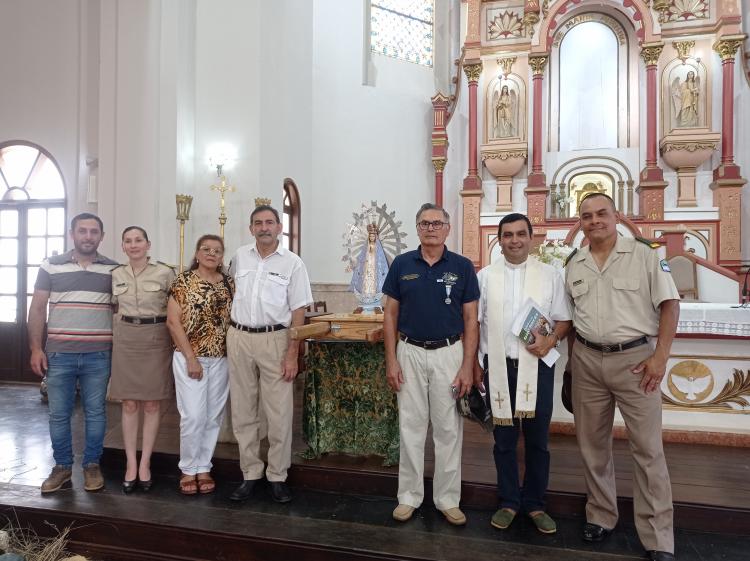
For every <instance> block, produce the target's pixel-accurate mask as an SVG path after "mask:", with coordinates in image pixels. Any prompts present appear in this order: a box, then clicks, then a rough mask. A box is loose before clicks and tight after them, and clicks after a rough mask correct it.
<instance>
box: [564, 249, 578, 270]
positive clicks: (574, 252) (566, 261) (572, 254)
mask: <svg viewBox="0 0 750 561" xmlns="http://www.w3.org/2000/svg"><path fill="white" fill-rule="evenodd" d="M576 253H578V248H575V249H574V250H573V253H571V254H570V255H568V257H567V259H565V263H563V267H567V266H568V263H570V260H571V259H573V256H574V255H575V254H576Z"/></svg>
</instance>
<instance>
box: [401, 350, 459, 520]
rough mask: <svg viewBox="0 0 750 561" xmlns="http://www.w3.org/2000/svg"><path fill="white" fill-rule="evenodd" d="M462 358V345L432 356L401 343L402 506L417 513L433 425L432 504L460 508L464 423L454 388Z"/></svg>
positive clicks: (431, 352) (445, 508) (447, 507)
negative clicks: (410, 508) (425, 454)
mask: <svg viewBox="0 0 750 561" xmlns="http://www.w3.org/2000/svg"><path fill="white" fill-rule="evenodd" d="M463 355H464V352H463V345H462V344H461V342H460V341H459V342H457V343H454V344H453V345H449V346H447V347H443V348H441V349H434V350H426V349H423V348H421V347H417V346H415V345H410V344H409V343H405V342H403V341H399V343H398V347H397V348H396V357H397V359H398V363H399V364H400V365H401V371H402V373H403V377H404V383H403V384H402V385H401V389H400V391H399V392H398V394H397V395H398V417H399V421H398V424H399V433H400V436H401V445H400V459H399V465H398V502H399V504H405V505H409V506H413V507H414V508H417V507H419V506H420V505H421V504H422V500H423V499H424V446H425V440H426V438H427V425H428V423H430V422H431V423H432V439H433V442H434V445H435V473H434V475H433V482H432V500H433V502H434V504H435V507H437V508H438V509H439V510H443V511H444V510H448V509H450V508H455V507H458V504H459V502H460V501H461V445H462V443H463V417H461V416H460V415H459V414H458V411H457V410H456V400H455V399H454V397H453V393H452V391H451V383H452V382H453V380H454V379H455V377H456V374H458V370H459V368H460V367H461V362H462V360H463Z"/></svg>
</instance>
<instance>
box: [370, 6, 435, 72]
mask: <svg viewBox="0 0 750 561" xmlns="http://www.w3.org/2000/svg"><path fill="white" fill-rule="evenodd" d="M434 12H435V10H434V0H372V1H371V3H370V49H371V50H372V52H373V53H378V54H380V55H385V56H389V57H393V58H398V59H401V60H407V61H409V62H416V63H417V64H422V65H424V66H430V67H431V66H432V56H433V49H432V38H433V34H432V29H433V22H434Z"/></svg>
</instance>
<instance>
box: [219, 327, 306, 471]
mask: <svg viewBox="0 0 750 561" xmlns="http://www.w3.org/2000/svg"><path fill="white" fill-rule="evenodd" d="M288 344H289V332H288V330H286V329H281V330H279V331H272V332H270V333H265V332H263V333H248V332H246V331H240V330H238V329H235V328H234V327H230V328H229V332H228V333H227V355H228V357H229V383H230V387H231V403H232V428H233V430H234V436H235V437H236V438H237V443H238V445H239V451H240V469H242V473H243V475H244V478H245V479H249V480H253V479H260V478H261V477H263V468H264V464H263V460H262V459H261V457H260V441H261V438H262V434H261V421H262V413H261V408H262V411H263V413H265V417H266V420H267V422H268V467H267V468H266V470H265V472H266V479H267V480H268V481H286V477H287V471H288V470H289V466H290V465H291V464H292V418H293V413H294V383H293V382H287V381H285V380H284V379H283V377H282V363H283V361H284V356H285V355H286V350H287V346H288Z"/></svg>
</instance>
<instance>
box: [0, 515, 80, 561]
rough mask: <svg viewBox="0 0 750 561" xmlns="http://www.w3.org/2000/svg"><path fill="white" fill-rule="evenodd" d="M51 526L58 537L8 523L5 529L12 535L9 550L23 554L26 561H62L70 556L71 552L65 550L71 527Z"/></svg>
mask: <svg viewBox="0 0 750 561" xmlns="http://www.w3.org/2000/svg"><path fill="white" fill-rule="evenodd" d="M48 524H49V523H48ZM49 526H50V527H51V528H53V529H54V530H55V531H56V532H57V536H56V537H54V538H42V537H39V536H38V535H37V533H36V532H35V531H34V530H33V529H31V528H20V527H17V526H13V525H12V524H8V525H7V526H6V527H5V528H3V529H4V530H5V531H6V532H8V535H9V536H10V544H9V545H10V548H9V551H12V552H13V553H18V554H19V555H23V556H24V557H25V558H26V561H60V560H61V559H64V558H65V557H68V556H69V555H70V553H69V552H68V551H66V550H65V546H66V545H67V543H68V533H69V532H70V527H68V528H65V529H64V530H62V531H59V530H58V529H57V527H56V526H54V525H52V524H49Z"/></svg>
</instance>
